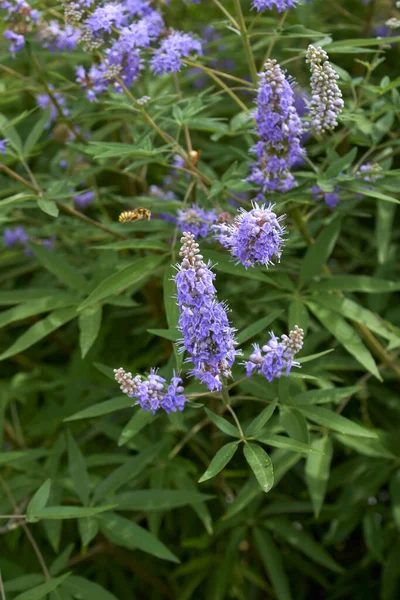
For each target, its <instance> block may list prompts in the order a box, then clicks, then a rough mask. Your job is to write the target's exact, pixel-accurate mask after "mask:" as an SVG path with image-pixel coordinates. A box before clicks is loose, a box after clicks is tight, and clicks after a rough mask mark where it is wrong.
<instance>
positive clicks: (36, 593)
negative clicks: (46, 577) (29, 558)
mask: <svg viewBox="0 0 400 600" xmlns="http://www.w3.org/2000/svg"><path fill="white" fill-rule="evenodd" d="M69 576H70V573H65V575H61V576H60V577H55V578H54V579H50V581H46V583H42V584H41V585H38V586H37V587H35V588H33V589H30V590H29V591H27V592H23V593H22V594H19V595H18V596H16V597H15V598H14V600H40V598H44V597H45V596H47V594H50V592H52V591H53V590H56V589H57V588H58V587H59V586H60V585H61V584H62V582H63V581H65V580H66V579H67V577H69Z"/></svg>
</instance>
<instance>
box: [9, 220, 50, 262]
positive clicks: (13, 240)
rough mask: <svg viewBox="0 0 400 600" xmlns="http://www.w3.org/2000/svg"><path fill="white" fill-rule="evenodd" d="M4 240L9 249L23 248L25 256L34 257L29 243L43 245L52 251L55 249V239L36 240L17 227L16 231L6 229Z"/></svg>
mask: <svg viewBox="0 0 400 600" xmlns="http://www.w3.org/2000/svg"><path fill="white" fill-rule="evenodd" d="M3 240H4V244H5V245H6V246H7V247H8V248H12V247H13V246H22V247H23V248H24V252H25V254H26V255H28V256H32V254H33V253H32V251H31V249H30V248H29V246H28V243H29V242H31V241H34V242H36V243H37V244H42V245H43V246H46V248H49V249H51V250H52V249H53V248H54V240H55V238H44V239H35V238H32V237H31V236H30V235H28V234H27V233H26V231H25V229H24V228H23V227H15V228H14V229H10V228H6V229H5V230H4V234H3Z"/></svg>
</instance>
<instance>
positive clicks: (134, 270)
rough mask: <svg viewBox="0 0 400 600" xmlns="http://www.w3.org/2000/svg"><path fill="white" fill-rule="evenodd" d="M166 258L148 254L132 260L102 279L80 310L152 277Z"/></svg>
mask: <svg viewBox="0 0 400 600" xmlns="http://www.w3.org/2000/svg"><path fill="white" fill-rule="evenodd" d="M163 260H164V257H163V256H155V255H152V256H146V257H145V258H140V259H138V260H136V261H134V262H132V263H131V264H130V265H129V266H127V267H125V268H124V269H122V270H121V271H118V272H117V273H113V274H112V275H110V276H109V277H107V278H106V279H104V281H102V282H101V283H100V284H99V285H98V286H97V287H96V288H95V289H94V290H93V291H92V292H91V293H90V294H89V296H88V297H87V298H86V300H85V301H84V302H83V303H82V304H81V305H80V307H79V309H78V310H84V309H85V308H88V307H89V306H93V304H97V303H98V302H101V301H102V300H104V299H105V298H108V297H109V296H113V295H114V294H119V293H121V292H122V291H123V290H126V289H127V288H128V287H130V286H132V285H134V284H138V283H139V282H140V281H143V280H144V279H147V278H148V277H151V276H152V274H153V272H154V269H156V267H158V265H160V264H161V262H162V261H163Z"/></svg>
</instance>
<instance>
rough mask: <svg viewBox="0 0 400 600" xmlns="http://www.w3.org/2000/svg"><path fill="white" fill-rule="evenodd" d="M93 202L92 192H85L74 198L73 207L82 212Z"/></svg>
mask: <svg viewBox="0 0 400 600" xmlns="http://www.w3.org/2000/svg"><path fill="white" fill-rule="evenodd" d="M93 202H94V192H92V190H87V191H86V192H79V194H76V196H74V206H75V208H78V209H79V210H84V209H85V208H86V207H87V206H90V205H91V204H93Z"/></svg>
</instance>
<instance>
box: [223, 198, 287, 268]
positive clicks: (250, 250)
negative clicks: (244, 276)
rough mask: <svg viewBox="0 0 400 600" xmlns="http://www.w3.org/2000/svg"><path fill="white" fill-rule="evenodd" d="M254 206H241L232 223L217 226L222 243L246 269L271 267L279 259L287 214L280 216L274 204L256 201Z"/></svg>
mask: <svg viewBox="0 0 400 600" xmlns="http://www.w3.org/2000/svg"><path fill="white" fill-rule="evenodd" d="M252 206H253V208H252V209H251V210H250V211H246V210H245V209H243V208H241V209H239V213H238V214H237V215H236V216H235V218H234V220H233V222H232V223H229V222H222V223H221V224H218V225H215V226H214V230H215V231H217V232H218V236H217V238H218V240H219V242H220V243H221V244H222V245H223V246H224V247H225V248H228V250H229V251H230V253H231V254H232V256H233V257H234V258H236V259H237V261H238V262H241V263H242V265H243V266H244V267H246V268H248V267H254V265H256V264H260V265H266V266H268V265H269V264H270V263H272V259H273V258H274V257H276V259H277V261H278V262H279V259H280V256H281V249H282V244H283V234H284V229H283V227H282V226H281V225H280V221H282V219H283V216H280V217H277V216H276V214H275V213H274V212H273V211H272V209H273V206H272V205H271V204H270V205H268V206H266V205H265V204H261V205H259V204H257V202H253V203H252Z"/></svg>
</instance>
